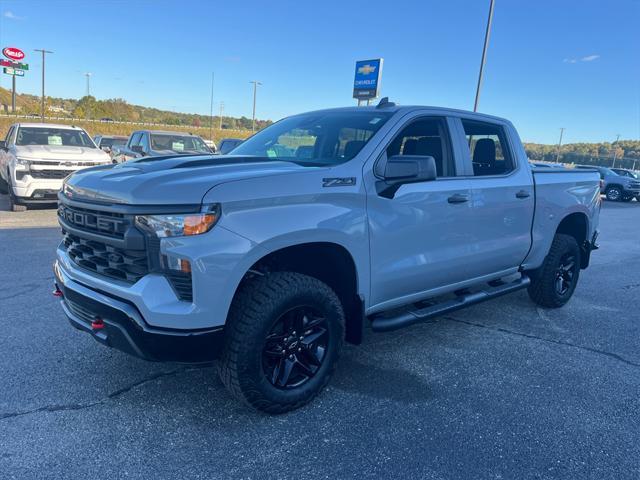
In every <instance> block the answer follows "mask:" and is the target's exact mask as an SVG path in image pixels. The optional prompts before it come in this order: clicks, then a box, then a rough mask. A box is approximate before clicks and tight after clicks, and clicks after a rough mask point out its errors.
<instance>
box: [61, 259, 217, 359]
mask: <svg viewBox="0 0 640 480" xmlns="http://www.w3.org/2000/svg"><path fill="white" fill-rule="evenodd" d="M54 273H55V287H56V290H59V291H60V292H61V294H62V296H61V300H60V305H61V306H62V309H63V310H64V313H65V314H66V316H67V318H68V319H69V322H70V323H71V325H73V326H74V327H75V328H77V329H79V330H82V331H85V332H87V333H89V334H91V336H92V337H93V338H94V339H95V340H97V341H98V342H100V343H102V344H103V345H106V346H109V347H112V348H115V349H117V350H121V351H123V352H126V353H128V354H131V355H134V356H136V357H140V358H143V359H145V360H151V361H173V362H185V363H200V362H207V361H211V360H213V359H214V358H216V357H217V356H218V354H219V352H220V351H221V348H222V343H223V339H224V328H223V327H217V328H213V329H206V330H172V329H165V328H154V327H151V326H150V325H149V324H148V323H147V322H146V321H145V320H144V318H143V317H142V315H141V314H140V312H139V310H138V309H137V308H136V307H135V306H134V305H133V304H131V303H129V302H127V301H126V300H124V299H121V298H118V297H115V296H112V295H107V294H105V293H102V292H99V291H97V290H94V289H91V288H89V287H87V286H85V285H82V284H81V283H79V282H77V281H75V280H73V279H71V278H70V277H69V276H67V275H66V274H65V273H64V271H63V270H62V269H61V268H59V266H58V263H57V262H56V264H54Z"/></svg>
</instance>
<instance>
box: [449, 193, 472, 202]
mask: <svg viewBox="0 0 640 480" xmlns="http://www.w3.org/2000/svg"><path fill="white" fill-rule="evenodd" d="M468 201H469V195H463V194H461V193H456V194H455V195H451V196H450V197H449V198H447V202H449V203H464V202H468Z"/></svg>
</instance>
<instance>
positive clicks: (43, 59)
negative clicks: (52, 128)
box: [34, 48, 53, 123]
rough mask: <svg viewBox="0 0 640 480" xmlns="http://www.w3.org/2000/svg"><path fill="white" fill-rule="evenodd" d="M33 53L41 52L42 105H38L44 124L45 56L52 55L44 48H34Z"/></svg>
mask: <svg viewBox="0 0 640 480" xmlns="http://www.w3.org/2000/svg"><path fill="white" fill-rule="evenodd" d="M34 52H42V103H41V105H40V116H41V118H42V123H44V70H45V55H46V54H47V53H53V52H52V51H51V50H45V49H44V48H36V49H34Z"/></svg>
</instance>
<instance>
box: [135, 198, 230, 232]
mask: <svg viewBox="0 0 640 480" xmlns="http://www.w3.org/2000/svg"><path fill="white" fill-rule="evenodd" d="M219 218H220V206H219V205H213V206H212V207H211V208H209V209H208V211H207V212H202V213H186V214H170V215H136V225H138V226H139V227H140V228H142V229H144V230H147V231H150V232H153V233H154V234H155V235H156V237H158V238H166V237H182V236H190V235H200V234H203V233H206V232H208V231H209V230H211V228H213V226H214V225H215V224H216V223H217V221H218V219H219Z"/></svg>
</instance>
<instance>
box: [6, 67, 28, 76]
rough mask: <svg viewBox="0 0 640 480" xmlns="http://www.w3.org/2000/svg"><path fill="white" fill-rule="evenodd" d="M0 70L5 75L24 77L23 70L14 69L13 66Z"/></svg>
mask: <svg viewBox="0 0 640 480" xmlns="http://www.w3.org/2000/svg"><path fill="white" fill-rule="evenodd" d="M2 71H3V72H4V73H6V74H7V75H17V76H19V77H24V70H16V69H15V68H11V67H4V68H3V69H2Z"/></svg>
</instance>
